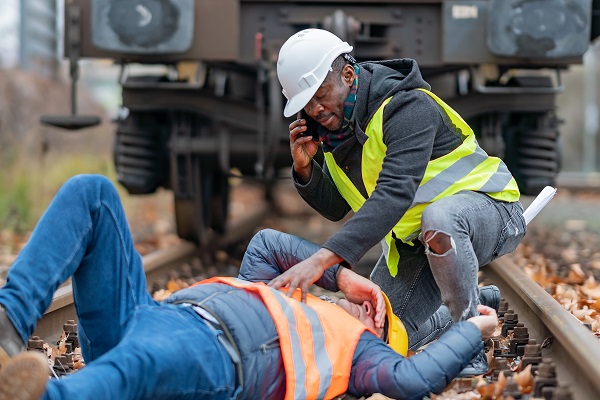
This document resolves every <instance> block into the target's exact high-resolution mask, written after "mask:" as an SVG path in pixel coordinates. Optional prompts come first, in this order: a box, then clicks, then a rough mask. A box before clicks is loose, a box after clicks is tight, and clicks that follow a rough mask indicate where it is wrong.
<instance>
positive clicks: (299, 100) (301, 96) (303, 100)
mask: <svg viewBox="0 0 600 400" xmlns="http://www.w3.org/2000/svg"><path fill="white" fill-rule="evenodd" d="M323 80H325V79H323ZM322 84H323V82H321V83H319V84H318V85H314V86H311V87H309V88H308V89H305V90H303V91H302V92H300V93H298V94H297V95H295V96H294V97H292V98H291V99H289V100H288V102H287V103H286V105H285V107H284V109H283V116H284V117H286V118H287V117H291V116H292V115H294V114H296V113H297V112H298V111H300V110H302V109H303V108H304V106H306V105H307V104H308V102H309V101H310V99H312V97H313V96H314V95H315V93H317V90H319V88H320V87H321V85H322Z"/></svg>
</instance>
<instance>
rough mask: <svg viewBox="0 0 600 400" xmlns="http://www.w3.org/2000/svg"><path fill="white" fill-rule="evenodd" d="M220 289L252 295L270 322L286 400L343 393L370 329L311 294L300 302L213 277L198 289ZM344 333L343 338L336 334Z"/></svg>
mask: <svg viewBox="0 0 600 400" xmlns="http://www.w3.org/2000/svg"><path fill="white" fill-rule="evenodd" d="M207 283H225V284H227V285H230V286H233V287H236V288H240V289H244V290H248V291H251V292H254V293H257V294H258V295H259V296H260V297H261V299H262V301H263V303H264V304H265V306H266V307H267V309H268V310H269V313H270V314H271V317H273V322H275V327H276V329H277V333H278V334H279V345H280V347H281V356H282V358H283V365H284V368H285V377H286V391H285V400H304V399H332V398H335V397H337V396H339V395H341V394H343V393H345V392H346V391H347V389H348V380H349V379H350V369H351V368H352V358H353V357H354V350H355V349H356V345H357V344H358V340H359V339H360V336H361V335H362V334H363V332H364V331H367V330H368V331H370V332H372V333H373V334H374V335H376V336H377V334H376V333H375V332H373V331H372V330H371V329H369V328H368V327H367V326H366V325H365V324H363V323H362V322H361V321H359V320H358V319H356V318H354V317H353V316H351V315H350V314H348V313H347V312H346V311H345V310H344V309H343V308H341V307H339V306H337V305H335V304H331V303H328V302H326V301H323V300H321V299H319V298H318V297H315V296H313V295H311V294H308V295H307V296H306V304H305V303H302V302H300V301H299V300H300V296H301V293H300V289H296V291H295V292H294V298H290V297H288V296H286V295H285V294H284V293H283V292H281V291H279V290H275V289H272V288H270V287H268V286H267V285H266V284H264V283H262V282H255V283H252V282H248V281H244V280H241V279H237V278H228V277H215V278H211V279H207V280H203V281H201V282H198V283H197V284H196V285H198V284H200V285H201V284H207ZM341 331H343V334H340V332H341Z"/></svg>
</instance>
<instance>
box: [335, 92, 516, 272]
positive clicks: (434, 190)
mask: <svg viewBox="0 0 600 400" xmlns="http://www.w3.org/2000/svg"><path fill="white" fill-rule="evenodd" d="M417 90H421V91H423V92H425V93H427V94H428V95H429V96H431V97H432V98H433V99H434V100H435V101H436V102H437V103H438V104H439V105H440V106H441V107H442V109H443V110H444V112H445V113H446V114H447V115H448V117H449V118H450V120H451V121H452V123H453V124H454V125H456V126H457V127H458V129H460V130H461V131H462V134H463V135H465V136H466V138H465V140H464V141H463V143H462V144H461V145H460V146H458V147H457V148H456V149H454V150H453V151H451V152H450V153H448V154H445V155H444V156H442V157H439V158H436V159H435V160H430V161H429V163H428V164H427V168H426V169H425V174H424V176H423V179H422V180H421V183H420V184H419V188H418V189H417V191H416V193H415V197H414V199H413V202H412V204H411V206H410V207H409V209H408V210H407V211H406V213H404V215H403V216H402V218H401V219H400V221H398V223H397V224H396V225H395V226H394V228H393V229H392V230H391V231H390V232H389V233H388V234H387V235H386V236H385V238H384V240H383V241H382V245H383V247H384V253H385V255H386V261H387V265H388V268H389V270H390V274H391V275H392V276H396V274H397V273H398V262H399V260H400V256H399V255H398V250H397V248H396V244H395V240H394V236H393V235H395V237H396V238H397V239H399V240H402V241H403V242H405V243H409V244H412V241H413V240H414V239H415V238H416V237H417V236H418V235H419V233H420V231H421V215H422V214H423V210H424V209H425V208H426V207H427V206H428V205H429V204H431V203H433V202H434V201H437V200H439V199H442V198H444V197H448V196H450V195H453V194H456V193H458V192H460V191H462V190H474V191H480V192H485V193H486V194H487V195H488V196H490V197H492V198H494V199H496V200H502V201H508V202H513V201H517V200H518V199H519V188H518V186H517V183H516V181H515V179H514V178H513V176H512V174H511V173H510V171H509V170H508V168H507V167H506V165H505V164H504V162H503V161H502V160H500V159H499V158H497V157H491V156H488V155H487V153H486V152H485V151H484V150H483V149H482V148H481V147H479V145H478V144H477V140H476V138H475V134H474V133H473V130H472V129H471V127H469V125H468V124H467V123H466V122H465V121H464V120H463V119H462V117H461V116H460V115H458V113H457V112H456V111H454V110H453V109H452V108H450V106H448V105H447V104H446V103H444V102H443V101H442V100H441V99H440V98H439V97H437V96H436V95H435V94H433V93H431V92H430V91H428V90H425V89H417ZM391 99H392V98H391V97H390V98H388V99H386V100H385V101H384V102H383V103H382V104H381V106H379V109H378V110H377V112H376V113H375V114H374V115H373V118H371V120H370V121H369V124H368V125H367V129H366V130H365V134H366V135H367V137H368V139H367V141H366V142H365V144H364V147H363V153H362V160H361V164H362V165H361V168H362V176H363V183H364V185H365V189H366V190H367V193H368V195H369V196H371V193H372V192H373V190H375V186H376V185H377V179H378V178H379V173H380V172H381V168H382V166H383V159H384V157H385V154H386V150H387V146H386V145H385V144H384V143H383V110H384V108H385V106H386V105H387V104H388V103H389V102H390V100H391ZM325 162H326V163H327V169H328V170H329V173H330V175H331V178H332V179H333V181H334V183H335V185H336V186H337V188H338V190H339V192H340V194H341V195H342V196H343V197H344V199H345V200H346V201H347V202H348V204H349V205H350V207H352V210H354V212H356V211H358V209H360V207H361V206H362V205H363V204H364V202H365V201H366V199H365V198H364V197H363V196H362V195H361V194H360V192H359V191H358V189H357V188H356V187H355V186H354V184H353V183H352V182H351V181H350V179H349V178H348V176H347V175H346V174H345V172H344V171H343V170H342V169H341V168H340V167H339V166H338V165H337V163H336V162H335V159H334V158H333V155H332V154H331V153H329V152H327V153H325Z"/></svg>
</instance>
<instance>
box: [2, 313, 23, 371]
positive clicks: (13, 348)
mask: <svg viewBox="0 0 600 400" xmlns="http://www.w3.org/2000/svg"><path fill="white" fill-rule="evenodd" d="M23 351H25V345H24V344H23V341H22V340H21V336H20V335H19V333H18V332H17V330H16V329H15V326H14V325H13V323H12V322H11V321H10V319H8V316H7V315H6V311H5V310H4V307H2V306H0V366H2V365H3V364H4V363H6V362H7V361H8V359H9V358H10V357H14V356H16V355H17V354H19V353H21V352H23Z"/></svg>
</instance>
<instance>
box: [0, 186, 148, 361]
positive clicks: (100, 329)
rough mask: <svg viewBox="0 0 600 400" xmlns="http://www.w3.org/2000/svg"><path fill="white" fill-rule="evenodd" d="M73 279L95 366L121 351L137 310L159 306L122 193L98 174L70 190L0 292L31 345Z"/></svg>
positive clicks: (82, 334)
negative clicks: (35, 332) (57, 296)
mask: <svg viewBox="0 0 600 400" xmlns="http://www.w3.org/2000/svg"><path fill="white" fill-rule="evenodd" d="M71 276H72V277H73V295H74V300H75V306H76V308H77V316H78V319H79V321H78V322H79V338H80V342H81V347H82V353H83V356H84V358H85V360H86V362H88V363H89V362H91V361H93V360H94V359H96V358H98V357H99V356H101V355H102V354H104V353H106V352H107V351H108V350H110V349H111V348H112V347H114V346H116V345H117V343H118V342H119V340H120V339H121V338H122V337H123V334H124V332H125V329H126V327H127V323H128V321H129V320H130V318H131V315H132V313H133V312H134V311H135V309H136V308H137V307H139V306H140V305H147V304H155V302H154V301H153V300H152V298H151V297H150V295H149V293H148V292H147V290H146V279H145V275H144V271H143V267H142V262H141V257H140V255H139V254H138V253H137V251H136V250H135V248H134V246H133V240H132V237H131V234H130V232H129V226H128V224H127V221H126V219H125V215H124V212H123V208H122V206H121V201H120V199H119V196H118V193H117V191H116V189H115V187H114V186H113V184H112V183H111V182H110V181H109V180H108V179H106V178H105V177H102V176H99V175H80V176H77V177H74V178H71V179H70V180H69V181H68V182H66V183H65V184H64V185H63V187H62V188H61V189H60V190H59V191H58V193H57V194H56V196H55V198H54V200H53V201H52V203H51V204H50V206H49V207H48V209H47V210H46V212H45V213H44V215H43V216H42V218H41V219H40V221H39V223H38V224H37V226H36V228H35V229H34V231H33V233H32V236H31V238H30V240H29V242H28V244H27V245H26V246H25V248H24V249H23V250H22V251H21V253H20V254H19V256H18V258H17V259H16V260H15V262H14V264H13V265H12V266H11V268H10V270H9V273H8V276H7V282H6V285H5V286H4V287H3V288H2V289H0V304H2V305H4V307H5V308H6V310H7V313H8V316H9V318H10V319H11V321H13V324H14V325H15V326H16V328H17V330H18V331H19V332H20V334H21V336H22V338H23V341H24V342H25V341H26V339H27V338H28V337H29V336H30V335H31V333H32V332H33V330H34V329H35V325H36V322H37V320H38V319H39V318H41V316H42V314H43V313H44V311H45V310H46V309H47V308H48V306H49V305H50V302H51V301H52V295H53V293H54V291H55V290H56V289H57V288H58V286H59V285H60V284H61V283H63V282H64V281H65V280H67V279H68V278H69V277H71Z"/></svg>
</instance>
